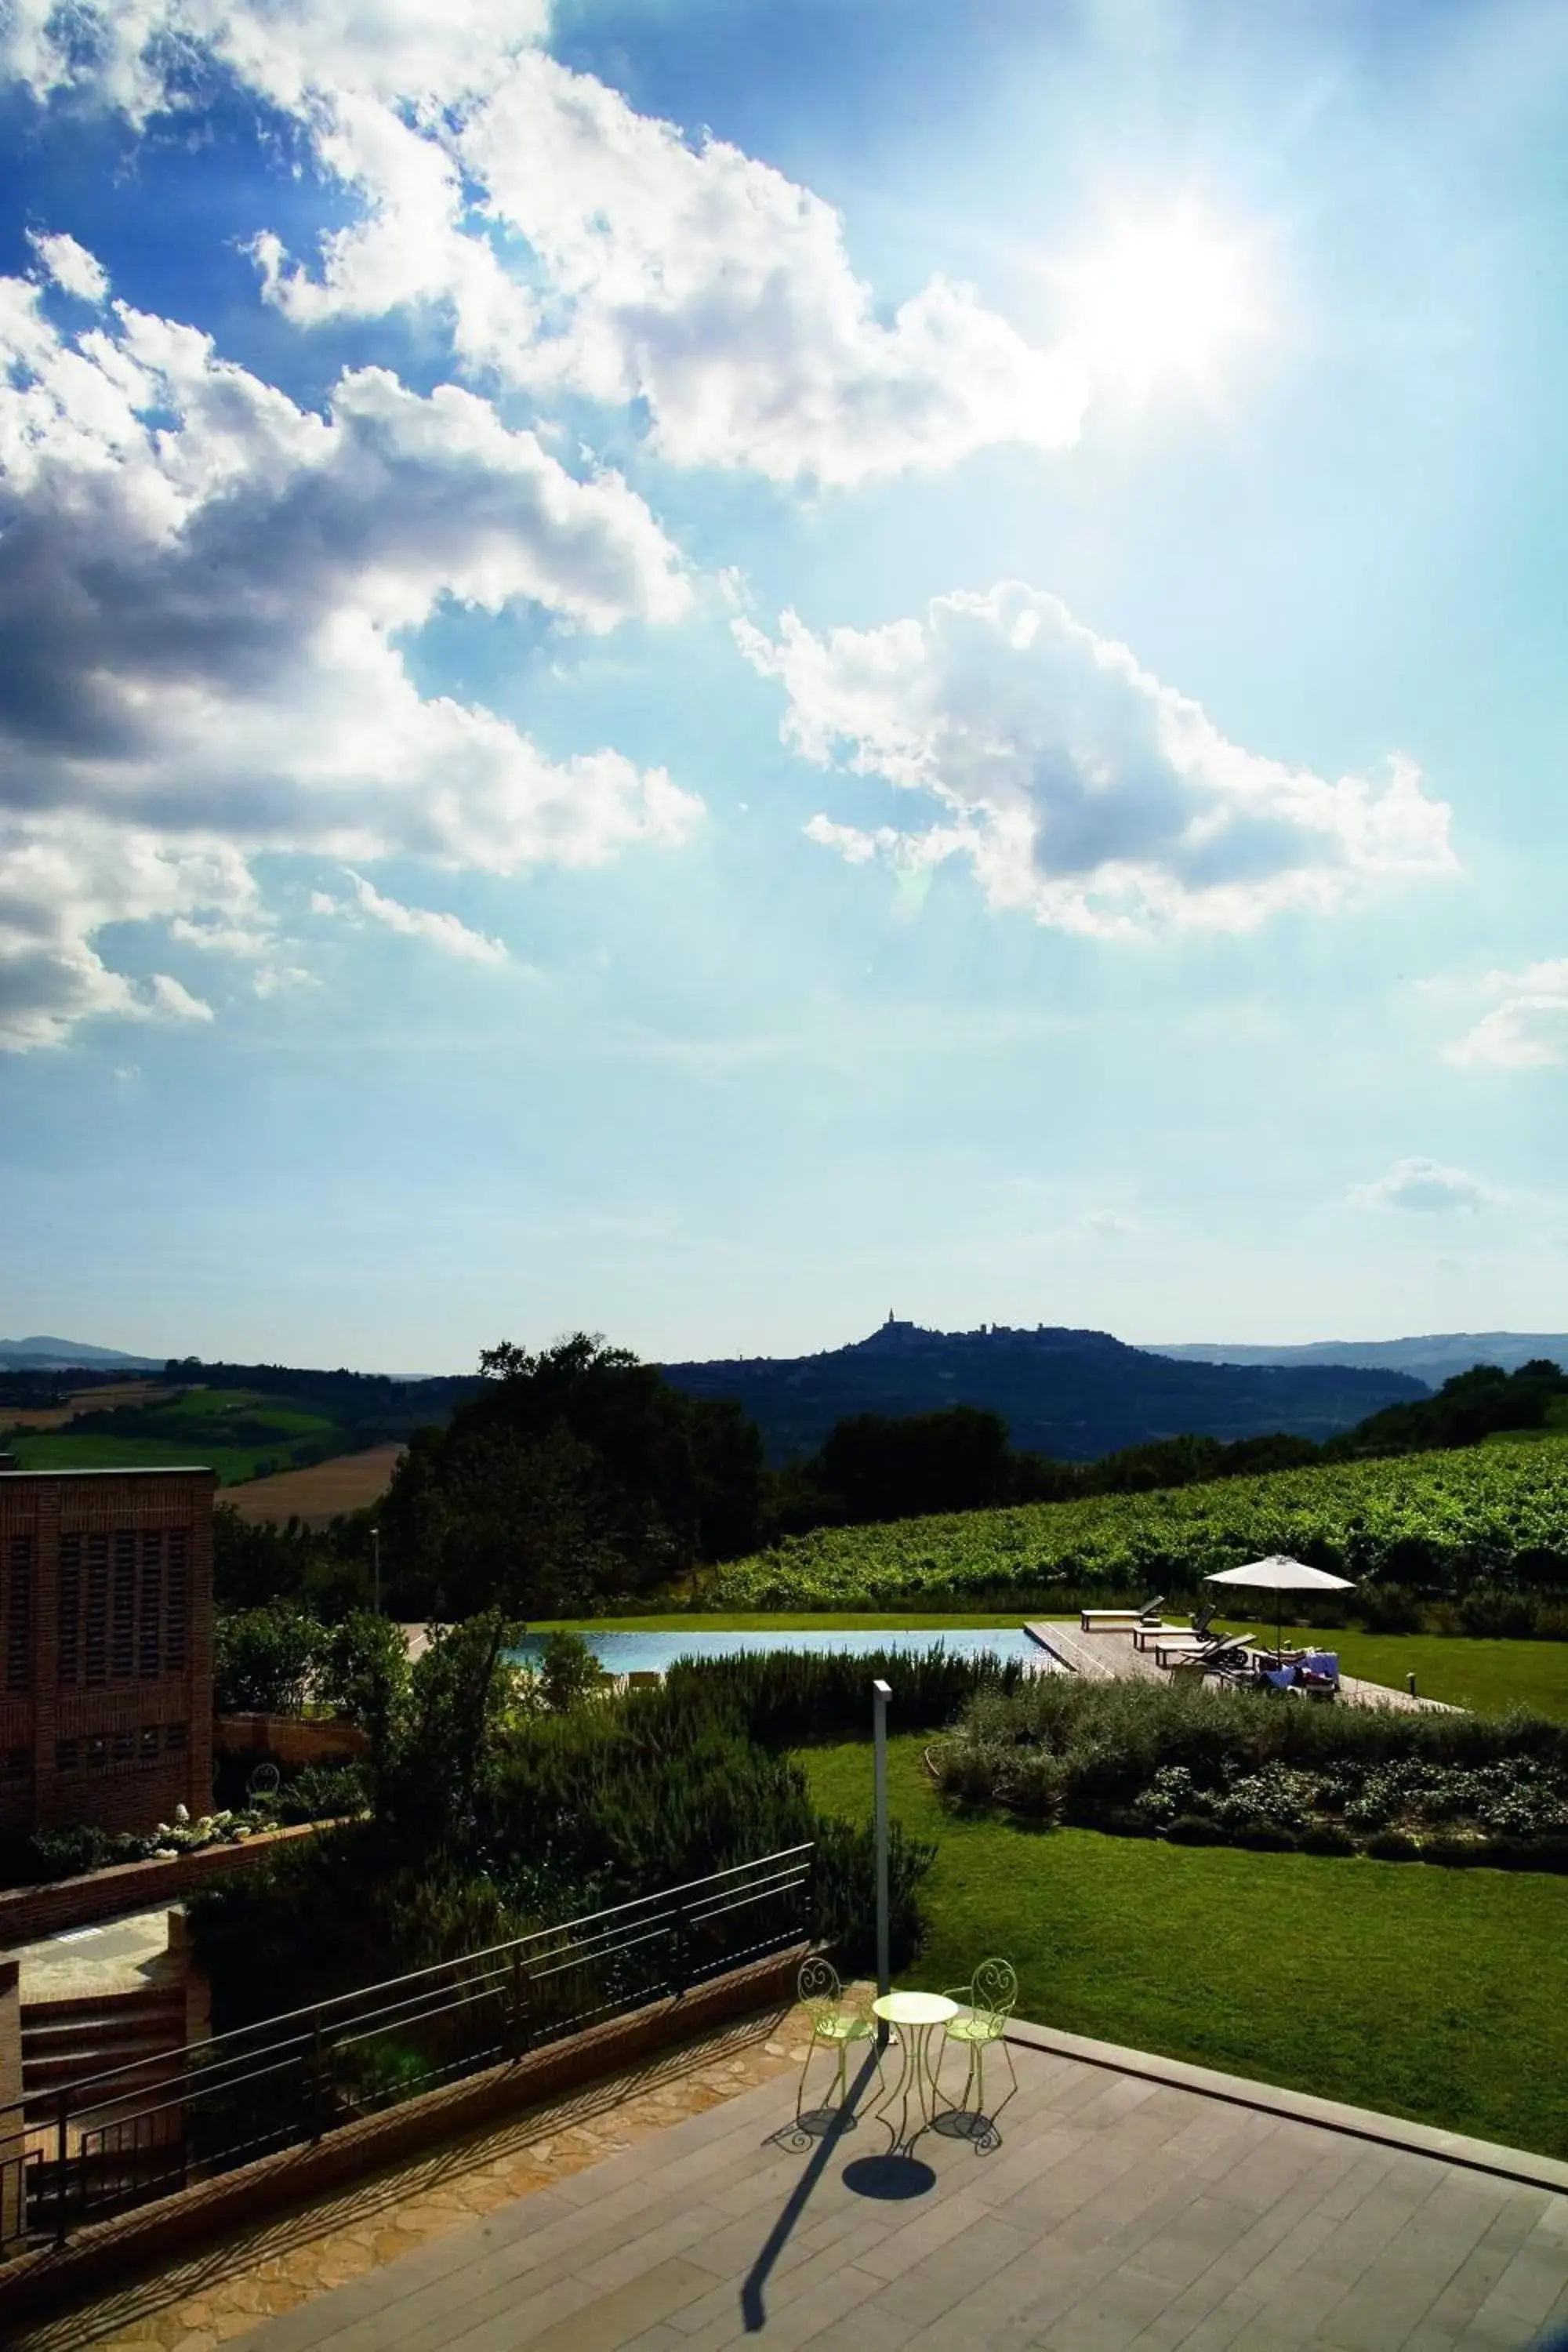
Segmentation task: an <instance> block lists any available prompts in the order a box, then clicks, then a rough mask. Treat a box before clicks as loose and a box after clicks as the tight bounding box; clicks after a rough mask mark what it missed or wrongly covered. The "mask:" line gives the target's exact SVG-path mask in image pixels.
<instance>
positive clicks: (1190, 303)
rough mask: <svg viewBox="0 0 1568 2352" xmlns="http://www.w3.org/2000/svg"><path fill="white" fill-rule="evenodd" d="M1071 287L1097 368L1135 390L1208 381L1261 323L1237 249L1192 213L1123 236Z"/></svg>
mask: <svg viewBox="0 0 1568 2352" xmlns="http://www.w3.org/2000/svg"><path fill="white" fill-rule="evenodd" d="M1068 288H1069V299H1070V302H1071V311H1072V330H1073V332H1074V335H1075V337H1076V339H1077V341H1078V342H1079V344H1080V346H1081V348H1082V350H1083V353H1084V357H1085V358H1086V360H1087V361H1088V362H1089V366H1090V368H1091V370H1092V371H1093V372H1094V373H1095V374H1096V375H1098V376H1100V378H1101V379H1102V380H1106V379H1109V380H1111V381H1115V382H1119V383H1121V384H1122V385H1123V386H1124V387H1125V388H1128V389H1131V390H1133V391H1146V390H1148V389H1149V388H1150V386H1151V385H1152V384H1153V383H1156V382H1158V381H1160V380H1162V379H1164V378H1166V377H1171V376H1185V377H1189V378H1193V379H1198V380H1206V381H1212V380H1213V378H1214V376H1215V373H1216V371H1217V369H1218V367H1219V364H1220V362H1222V360H1223V359H1224V358H1225V356H1226V352H1228V351H1229V350H1230V349H1231V347H1232V346H1233V345H1234V344H1235V343H1236V342H1237V341H1238V339H1240V338H1241V337H1242V336H1244V335H1246V334H1248V333H1249V332H1252V331H1255V329H1256V327H1257V325H1258V305H1257V303H1256V300H1255V299H1254V298H1253V296H1252V293H1251V291H1250V289H1249V288H1248V286H1247V269H1246V257H1245V254H1244V252H1243V249H1242V247H1241V246H1240V245H1239V244H1238V243H1237V242H1236V241H1235V240H1233V239H1230V238H1227V237H1226V236H1222V235H1221V234H1220V233H1219V232H1218V231H1217V230H1215V228H1214V227H1212V226H1210V225H1209V224H1208V223H1206V222H1205V221H1204V220H1202V219H1201V218H1200V217H1199V216H1198V215H1196V214H1194V213H1191V212H1184V213H1178V214H1175V215H1172V216H1170V217H1169V218H1167V219H1164V220H1160V221H1148V222H1144V223H1142V224H1140V225H1138V226H1127V227H1124V228H1122V229H1121V230H1119V231H1118V232H1117V233H1116V235H1115V236H1112V238H1111V239H1110V243H1109V244H1108V245H1106V246H1105V247H1102V248H1101V249H1100V252H1098V253H1097V254H1096V255H1094V256H1093V257H1092V258H1091V259H1090V260H1089V261H1088V262H1087V263H1085V264H1084V265H1083V266H1082V267H1081V268H1078V269H1075V270H1072V271H1069V272H1068Z"/></svg>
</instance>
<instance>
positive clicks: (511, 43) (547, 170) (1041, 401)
mask: <svg viewBox="0 0 1568 2352" xmlns="http://www.w3.org/2000/svg"><path fill="white" fill-rule="evenodd" d="M14 5H16V15H15V16H14V17H13V19H12V24H11V30H10V35H9V43H8V48H9V58H10V64H11V68H12V71H13V72H14V73H16V74H18V75H20V77H21V78H22V79H25V80H26V81H28V82H29V83H30V84H31V86H32V87H33V88H34V89H36V90H37V91H38V92H39V93H40V95H47V92H48V91H49V90H50V89H54V88H58V87H59V86H61V85H62V84H76V85H80V84H81V83H82V82H84V81H88V80H90V81H91V82H92V83H93V85H94V86H95V87H96V88H97V89H98V90H99V91H100V93H101V94H102V95H103V96H104V97H105V98H107V99H108V100H110V102H111V103H114V104H117V105H119V106H121V107H122V108H123V109H124V110H126V111H128V112H129V113H130V114H131V115H132V118H133V119H142V118H144V117H145V116H146V115H147V114H148V113H149V112H151V111H153V110H155V109H156V108H158V107H159V106H160V105H177V104H178V103H179V102H180V89H179V84H178V82H177V80H176V81H173V82H169V83H165V81H164V79H163V74H164V68H165V65H166V62H167V61H168V60H170V59H171V58H178V59H180V60H182V61H183V62H185V63H187V64H188V60H189V58H190V57H191V56H192V55H193V54H205V55H207V56H210V57H212V58H216V59H217V60H219V61H220V62H221V63H222V64H223V65H224V66H225V67H226V68H227V69H228V70H229V71H230V72H232V73H234V74H236V75H237V76H238V77H239V79H241V80H242V81H243V82H245V83H246V84H247V85H248V87H250V88H251V89H255V90H257V91H258V92H259V93H261V94H262V95H263V96H264V97H266V98H267V99H268V100H270V101H271V102H272V103H273V104H274V105H276V106H279V107H281V108H283V109H285V110H288V111H289V113H290V114H292V115H293V116H294V118H295V119H296V120H297V121H299V123H300V125H301V126H302V128H303V129H304V130H305V131H306V133H307V135H308V136H309V138H310V141H311V142H312V143H313V146H314V149H315V152H316V156H317V159H318V161H319V163H320V164H321V168H322V169H323V171H325V172H326V173H330V174H331V176H333V177H334V178H335V179H337V180H338V181H339V182H340V183H341V184H343V185H344V186H346V187H348V188H350V189H352V190H353V192H354V194H356V196H357V198H358V200H359V203H360V205H361V206H362V217H361V218H360V219H359V220H358V221H357V222H355V223H354V224H353V225H352V226H349V227H347V228H344V229H338V230H333V231H331V233H329V234H328V235H327V236H325V237H324V238H323V240H322V243H321V252H320V256H319V259H318V262H317V266H316V267H315V268H314V269H313V270H312V269H310V268H301V267H300V266H298V265H297V264H292V263H290V261H289V257H288V256H287V254H286V252H285V250H284V248H283V246H282V244H281V242H280V240H279V237H278V236H277V235H276V234H275V233H273V232H270V231H268V229H267V228H266V227H265V225H261V226H260V233H259V234H258V236H257V238H256V241H255V246H254V250H255V253H256V256H257V259H258V263H259V265H260V267H261V270H262V278H263V285H264V288H265V290H266V291H267V293H268V296H269V297H270V299H272V300H274V301H275V302H277V303H278V304H279V307H280V308H281V309H282V310H284V311H285V312H286V313H287V314H288V315H289V317H290V318H292V319H294V320H297V321H298V322H299V323H300V324H301V325H314V324H317V323H320V322H321V321H322V320H326V319H330V318H334V317H342V316H362V317H363V316H377V315H380V314H382V313H384V311H386V310H392V309H395V308H397V307H399V306H402V305H405V304H411V303H437V304H441V305H444V306H446V307H447V309H448V310H449V312H450V315H451V319H452V325H453V337H454V343H455V348H456V350H457V352H458V354H459V356H460V357H461V358H462V359H463V360H464V361H465V362H467V363H468V364H469V365H470V366H472V367H475V368H493V369H495V370H497V371H499V373H500V375H501V377H502V379H503V380H504V381H506V382H507V383H510V384H512V385H516V386H521V387H523V388H526V389H528V390H530V391H531V392H533V393H535V394H539V395H542V396H549V395H550V394H554V393H558V392H570V393H574V394H582V395H585V396H586V397H588V398H590V399H592V400H595V401H598V402H602V403H605V404H614V405H616V406H621V407H625V406H626V405H628V404H632V403H634V402H637V403H641V404H644V407H645V409H646V413H647V418H648V421H649V430H650V435H651V438H652V441H653V443H654V446H656V447H657V448H658V450H659V451H660V452H661V453H662V454H663V455H664V456H666V457H668V458H670V459H671V460H673V461H674V462H675V463H677V464H679V465H682V466H721V467H750V468H752V469H754V470H755V471H757V472H759V473H761V474H763V475H766V476H768V477H770V478H773V479H774V480H777V481H793V480H795V479H797V478H802V477H810V478H816V480H818V481H821V482H824V483H827V484H847V483H852V482H857V481H861V480H864V479H866V478H869V477H872V476H876V475H882V474H890V473H895V472H899V471H900V470H902V469H904V468H906V467H938V466H946V465H950V464H952V462H953V461H954V460H956V459H957V458H960V457H963V456H964V455H966V454H967V453H968V452H969V451H971V450H973V449H976V448H980V447H983V446H988V445H991V444H994V443H997V442H1022V443H1024V444H1026V445H1030V446H1037V447H1040V448H1045V449H1055V448H1060V447H1062V446H1065V445H1067V444H1068V443H1070V442H1072V441H1074V440H1076V438H1077V437H1078V434H1079V425H1080V422H1081V418H1082V415H1083V410H1084V406H1085V403H1086V399H1087V392H1088V387H1087V380H1086V378H1085V375H1084V373H1083V370H1082V367H1081V364H1080V362H1079V361H1078V360H1077V359H1076V358H1074V357H1071V356H1069V355H1068V353H1066V352H1042V351H1038V350H1036V349H1034V348H1033V347H1031V346H1030V345H1029V344H1028V343H1026V341H1024V339H1023V338H1022V337H1021V336H1020V335H1019V334H1018V333H1017V331H1016V329H1014V328H1013V327H1012V326H1011V325H1010V324H1009V323H1008V321H1007V320H1005V319H1004V318H1002V317H1000V316H999V315H998V314H997V313H996V312H994V311H993V310H988V309H987V308H986V307H985V305H984V303H983V302H982V301H981V300H980V299H978V298H977V297H976V296H975V295H974V294H973V292H971V291H970V290H969V289H966V288H964V287H962V286H957V285H953V284H952V283H950V282H949V281H948V280H946V279H945V278H932V279H931V281H930V282H929V283H928V284H927V285H925V286H924V287H923V288H922V289H920V290H919V291H917V292H915V293H913V294H911V295H910V298H909V299H907V300H905V301H904V302H902V303H901V304H900V306H899V307H898V308H897V309H896V310H894V311H893V313H892V316H891V319H890V320H886V321H884V319H883V317H882V316H881V315H880V311H879V305H878V304H877V303H876V302H875V300H874V299H873V295H872V292H871V290H870V289H868V287H867V286H866V285H865V284H864V283H863V282H862V281H861V280H860V279H859V278H858V277H857V276H856V275H855V272H854V269H853V268H852V266H851V264H850V260H849V257H848V254H847V249H846V246H845V241H844V228H843V223H842V221H841V219H840V217H839V215H838V214H837V212H836V211H835V210H834V209H833V207H832V206H831V205H826V204H825V203H824V202H823V201H822V200H821V199H820V198H819V197H817V196H816V195H815V194H813V193H812V192H811V191H810V190H809V189H807V188H803V187H801V186H799V185H797V184H795V182H793V181H791V180H789V179H786V178H785V177H784V174H783V173H780V172H777V171H775V170H773V168H772V167H771V166H770V165H768V164H765V163H759V162H758V161H756V160H755V159H754V158H753V157H751V156H749V155H747V154H745V153H743V152H742V150H741V149H739V148H737V147H735V146H732V145H731V144H730V143H729V142H726V141H723V140H718V139H712V138H705V139H704V140H702V141H701V142H699V143H695V144H693V143H690V142H688V141H687V139H686V138H685V137H684V136H683V135H682V133H681V131H679V129H678V128H677V127H676V126H674V125H673V124H671V123H668V122H665V121H658V120H656V119H653V118H651V117H648V116H646V115H641V114H638V113H637V112H636V111H635V110H634V109H633V108H632V107H630V106H628V105H627V103H626V100H624V99H623V98H621V97H620V96H619V94H618V93H617V92H616V91H615V90H613V89H609V88H608V87H607V86H606V85H605V83H603V82H601V81H598V80H596V79H595V78H594V77H593V76H591V75H588V74H581V73H574V72H572V71H571V70H569V69H568V68H566V67H564V66H563V65H561V64H559V63H558V62H556V61H555V60H554V59H552V58H549V57H547V56H546V55H544V54H543V53H542V51H541V50H540V49H538V48H537V47H533V46H532V43H533V41H534V40H535V39H536V38H537V37H539V36H540V35H541V34H542V31H543V29H544V22H543V17H544V11H543V9H542V7H539V6H521V7H518V6H513V5H511V0H454V5H450V6H443V7H435V6H431V5H428V0H331V5H323V0H118V5H116V6H115V7H113V8H110V7H109V6H107V5H103V6H99V7H94V6H91V5H83V6H80V7H79V8H77V9H76V10H74V11H73V12H72V17H73V21H74V24H75V26H76V37H74V38H68V37H66V30H65V26H66V19H65V14H64V12H63V11H62V12H59V13H58V15H54V16H51V15H50V13H49V10H48V8H47V5H46V0H14ZM89 24H90V26H92V27H93V37H92V38H91V39H90V40H89V39H86V38H84V37H81V27H82V26H84V25H89ZM51 26H53V27H55V28H56V29H55V30H54V31H51V30H50V27H51ZM84 60H90V62H84ZM520 242H521V244H523V245H526V247H527V248H528V250H527V253H526V254H525V255H521V257H520V256H519V254H518V251H517V248H518V246H519V243H520Z"/></svg>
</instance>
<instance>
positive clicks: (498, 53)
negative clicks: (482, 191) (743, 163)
mask: <svg viewBox="0 0 1568 2352" xmlns="http://www.w3.org/2000/svg"><path fill="white" fill-rule="evenodd" d="M548 19H549V9H548V5H547V0H439V5H433V0H69V5H61V0H5V12H4V14H3V15H0V68H4V69H5V71H6V72H7V73H8V74H9V75H10V76H11V77H12V78H13V79H16V80H18V81H21V82H23V83H24V84H25V85H26V87H27V88H28V89H31V90H32V91H33V92H34V94H35V96H37V97H38V98H40V99H47V98H49V97H51V96H53V95H54V94H55V93H56V92H57V91H59V90H66V89H70V90H78V91H84V92H90V93H91V94H92V95H94V96H96V97H100V98H102V99H105V100H108V102H109V103H110V104H111V105H114V106H117V107H119V108H121V110H123V111H124V112H125V113H127V114H129V115H130V116H131V118H132V121H145V119H146V118H147V116H149V115H150V114H153V113H154V112H156V111H158V110H160V109H162V108H164V107H167V106H168V105H170V104H171V103H174V102H177V97H178V91H179V88H180V86H181V81H182V79H183V77H184V75H185V74H187V73H188V71H189V69H190V66H191V62H192V58H193V53H194V54H196V55H202V54H205V55H206V56H209V57H211V58H214V59H215V60H216V62H217V63H219V64H221V65H222V66H224V67H225V68H227V70H228V71H229V72H230V73H232V74H234V75H235V76H236V77H237V79H239V80H240V81H242V82H244V83H246V84H247V86H248V87H249V88H250V89H256V90H258V91H260V92H261V93H262V95H263V96H265V97H267V98H268V99H270V100H272V102H273V103H274V104H275V105H277V106H280V107H285V108H288V109H290V110H300V111H303V110H305V109H306V108H307V107H308V106H309V105H310V103H311V102H312V100H315V99H317V98H319V97H320V95H321V93H323V92H327V91H331V90H333V89H358V90H363V91H364V92H365V93H366V94H367V95H369V96H371V97H374V98H379V99H382V100H386V101H388V102H393V101H395V100H400V99H406V100H418V101H423V102H424V103H425V104H426V105H429V106H442V105H447V104H450V103H451V102H452V101H453V100H457V99H459V98H462V97H464V96H467V95H468V94H470V93H471V92H473V91H475V90H479V89H484V88H485V87H486V85H487V84H488V83H489V82H492V81H493V80H494V79H496V78H497V76H498V75H499V74H500V72H502V71H503V70H504V68H505V65H506V62H507V59H508V58H510V56H511V55H512V53H513V52H514V51H515V50H516V49H518V48H519V47H522V46H523V45H525V44H526V43H528V42H530V41H533V40H537V39H538V38H540V37H541V36H542V34H543V32H544V31H545V29H546V26H547V24H548ZM172 84H173V88H172V87H171V85H172Z"/></svg>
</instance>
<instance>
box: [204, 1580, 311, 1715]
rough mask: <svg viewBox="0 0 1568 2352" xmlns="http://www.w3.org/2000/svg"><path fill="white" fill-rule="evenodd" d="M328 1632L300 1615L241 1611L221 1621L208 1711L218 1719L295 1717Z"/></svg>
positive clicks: (285, 1611) (288, 1610)
mask: <svg viewBox="0 0 1568 2352" xmlns="http://www.w3.org/2000/svg"><path fill="white" fill-rule="evenodd" d="M326 1643H327V1631H326V1628H325V1626H324V1625H321V1624H318V1622H316V1620H315V1618H313V1617H309V1616H307V1615H306V1613H305V1612H304V1611H303V1610H302V1609H291V1608H287V1607H281V1606H274V1607H269V1608H266V1609H242V1610H240V1611H238V1612H237V1613H236V1614H234V1615H233V1616H228V1617H220V1618H219V1619H218V1622H217V1633H216V1645H215V1654H214V1666H213V1671H214V1678H215V1679H214V1690H213V1706H214V1708H215V1709H216V1712H217V1714H219V1715H298V1714H300V1711H301V1709H302V1708H303V1706H304V1704H305V1701H306V1699H307V1698H308V1697H309V1696H310V1691H311V1689H312V1687H313V1685H314V1682H315V1678H316V1675H317V1674H318V1672H319V1670H320V1667H321V1659H322V1655H323V1653H324V1651H325V1648H326Z"/></svg>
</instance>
